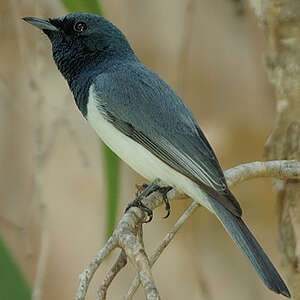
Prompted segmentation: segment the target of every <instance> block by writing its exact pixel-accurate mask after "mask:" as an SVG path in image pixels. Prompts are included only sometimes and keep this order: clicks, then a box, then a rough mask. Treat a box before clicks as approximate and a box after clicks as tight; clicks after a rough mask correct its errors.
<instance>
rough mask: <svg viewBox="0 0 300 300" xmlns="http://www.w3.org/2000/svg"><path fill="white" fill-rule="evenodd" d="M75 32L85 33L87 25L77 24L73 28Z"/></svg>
mask: <svg viewBox="0 0 300 300" xmlns="http://www.w3.org/2000/svg"><path fill="white" fill-rule="evenodd" d="M73 29H74V31H76V32H83V31H85V30H86V29H87V25H86V24H85V23H84V22H81V21H79V22H77V23H75V24H74V26H73Z"/></svg>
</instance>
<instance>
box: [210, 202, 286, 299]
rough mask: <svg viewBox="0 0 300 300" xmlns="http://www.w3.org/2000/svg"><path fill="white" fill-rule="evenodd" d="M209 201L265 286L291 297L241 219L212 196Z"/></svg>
mask: <svg viewBox="0 0 300 300" xmlns="http://www.w3.org/2000/svg"><path fill="white" fill-rule="evenodd" d="M209 202H210V203H211V206H212V208H213V210H214V211H215V214H216V216H217V217H218V219H219V220H220V221H221V222H222V224H223V225H224V227H225V229H226V230H227V232H228V233H229V234H230V236H231V238H232V239H233V240H234V241H235V242H236V243H237V245H238V246H239V247H240V248H241V249H242V251H243V253H244V254H245V255H246V257H248V259H249V260H250V262H251V263H252V265H253V267H254V268H255V270H256V272H257V273H258V275H259V276H260V277H261V279H262V280H263V281H264V283H265V284H266V286H267V287H268V288H269V289H271V290H272V291H274V292H275V293H278V294H282V295H284V296H286V297H291V295H290V292H289V290H288V288H287V287H286V285H285V283H284V282H283V280H282V278H281V277H280V275H279V274H278V272H277V271H276V269H275V267H274V266H273V264H272V263H271V261H270V260H269V258H268V256H267V255H266V253H265V252H264V250H263V249H262V247H261V246H260V245H259V243H258V242H257V240H256V239H255V237H254V236H253V234H252V233H251V232H250V230H249V229H248V227H247V225H246V224H245V223H244V222H243V220H242V219H241V218H240V217H237V216H234V215H233V214H232V213H231V212H230V211H229V210H227V209H226V208H224V206H223V205H222V204H220V203H219V202H218V201H216V200H214V199H213V198H210V197H209Z"/></svg>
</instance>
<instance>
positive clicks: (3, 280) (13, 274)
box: [0, 237, 31, 300]
mask: <svg viewBox="0 0 300 300" xmlns="http://www.w3.org/2000/svg"><path fill="white" fill-rule="evenodd" d="M0 299H1V300H20V299H22V300H30V299H31V292H30V288H29V285H28V283H27V282H26V280H25V278H24V275H23V274H22V272H21V270H20V269H19V267H18V265H17V263H16V261H15V260H14V258H13V257H12V255H11V254H10V252H9V250H8V249H7V247H6V246H5V244H4V242H3V240H2V238H1V237H0Z"/></svg>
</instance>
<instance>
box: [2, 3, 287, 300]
mask: <svg viewBox="0 0 300 300" xmlns="http://www.w3.org/2000/svg"><path fill="white" fill-rule="evenodd" d="M101 5H102V9H103V12H104V15H105V17H107V18H108V19H109V20H111V21H112V22H113V23H114V24H115V25H117V26H118V27H119V28H120V29H121V30H122V31H123V32H124V33H125V35H126V36H127V37H128V39H129V41H130V43H131V45H132V46H133V48H134V49H135V51H136V53H137V55H138V57H139V58H140V59H141V60H142V61H143V62H144V63H145V64H146V65H147V66H149V67H150V68H151V69H152V70H154V71H155V72H157V73H159V74H160V75H161V76H162V77H163V78H164V79H165V80H166V81H167V82H168V83H169V84H170V85H171V86H172V87H173V88H174V89H175V90H176V91H177V92H178V93H179V94H180V95H181V96H182V98H183V99H184V100H185V102H186V103H187V104H188V105H189V107H190V108H191V110H192V111H193V113H194V115H195V117H196V119H197V120H198V121H199V123H200V126H201V127H202V129H203V131H204V132H205V133H206V136H207V137H208V139H209V141H210V142H211V144H212V145H213V147H214V149H215V152H216V154H217V156H218V158H219V160H220V163H221V165H222V167H223V168H224V169H228V168H231V167H233V166H235V165H238V164H241V163H245V162H250V161H255V160H263V152H264V144H265V142H266V140H267V138H268V136H269V135H270V133H271V130H272V126H273V124H274V118H275V109H274V101H273V91H272V88H271V86H270V85H269V83H268V79H267V77H266V73H265V70H264V63H263V52H264V36H263V31H262V29H261V28H259V25H258V24H257V20H256V18H255V16H253V15H252V12H251V10H250V9H249V8H248V7H246V6H245V7H242V6H241V4H240V3H239V2H238V1H231V0H215V1H210V0H201V1H190V0H189V1H187V0H164V1H161V0H152V1H147V0H130V1H129V0H122V1H121V0H101ZM66 13H67V12H66V10H65V8H64V7H63V5H62V4H61V2H59V1H54V0H51V1H50V0H48V1H47V0H43V1H42V0H41V1H31V0H9V1H1V4H0V34H1V43H0V143H1V147H0V234H1V240H2V241H3V245H5V247H6V248H5V249H4V248H3V245H2V246H1V247H2V248H3V249H4V250H5V251H4V250H3V249H2V250H3V251H4V252H5V253H8V254H9V255H10V256H11V257H8V258H7V259H6V258H5V259H3V257H5V256H3V255H2V256H0V285H1V282H2V283H3V282H7V278H8V274H9V271H8V270H7V269H5V268H4V266H5V264H6V262H7V261H8V260H10V259H12V260H13V261H15V262H16V268H19V269H20V271H21V274H23V276H24V278H25V279H26V281H27V283H28V286H29V287H30V288H32V287H33V286H34V282H35V278H36V275H37V274H38V275H39V278H43V279H44V283H43V285H42V286H41V287H42V290H41V292H42V297H41V299H45V300H50V299H73V298H74V295H75V293H76V290H77V286H78V276H79V274H80V273H81V272H82V271H83V269H84V268H85V267H86V266H87V264H88V263H89V261H90V260H91V258H92V257H93V256H94V255H95V253H96V251H97V250H98V249H99V248H100V247H102V246H103V244H104V242H105V232H106V229H105V224H106V220H105V210H106V201H105V198H106V196H105V193H106V191H105V173H104V171H103V165H104V163H103V160H102V155H101V149H102V148H101V147H100V142H99V140H98V138H97V137H96V135H95V133H94V132H93V131H92V129H91V128H90V127H89V126H88V124H87V122H86V121H85V120H84V118H83V117H82V116H81V114H80V113H79V111H78V110H77V108H76V107H75V103H74V100H73V98H72V95H71V94H70V92H69V90H68V87H67V84H66V82H65V81H64V80H63V78H62V76H61V75H60V74H59V73H58V71H57V69H56V66H55V65H54V63H53V61H52V55H51V48H50V43H49V41H48V40H47V38H46V36H44V35H43V34H42V33H41V32H39V31H38V30H36V29H35V28H33V27H32V26H29V25H28V24H25V23H24V22H23V21H22V20H21V17H24V16H37V17H56V16H60V15H64V14H66ZM143 182H144V179H143V178H141V177H139V176H138V175H137V174H136V173H134V172H133V171H132V170H131V169H130V168H129V167H128V166H127V165H125V164H122V165H121V187H120V203H119V210H118V219H119V218H120V216H121V215H122V213H123V211H124V208H125V207H126V205H127V203H128V202H129V201H132V200H133V198H134V194H135V184H137V183H143ZM233 192H234V194H235V195H236V196H237V199H239V201H240V204H241V206H242V208H243V210H244V218H245V220H246V222H247V223H248V225H249V227H250V228H251V229H252V231H253V232H254V234H255V236H256V237H257V238H258V240H259V241H261V243H262V245H263V247H264V248H265V250H266V252H267V253H268V254H269V255H270V257H271V258H272V261H273V262H274V264H275V265H276V266H277V267H278V269H279V270H280V269H281V268H280V265H281V256H280V253H279V250H278V247H277V231H278V228H277V214H276V203H275V193H274V191H272V189H271V184H270V180H269V179H258V180H253V181H250V182H246V183H243V184H241V185H239V186H238V187H236V188H235V189H234V190H233ZM189 204H190V201H189V200H186V201H174V202H173V203H172V213H171V216H170V217H169V218H168V219H166V220H165V219H163V218H162V217H163V216H164V214H165V211H164V209H163V208H161V209H158V210H156V211H155V216H154V220H153V221H152V223H150V224H147V225H145V226H144V230H145V243H146V248H147V251H148V253H151V252H152V251H153V249H155V247H156V246H157V245H158V243H159V241H160V240H161V239H162V237H163V236H164V235H165V233H166V232H167V231H168V230H169V229H170V228H171V227H172V225H173V224H174V223H175V222H176V220H177V218H178V217H179V216H180V215H181V213H182V212H183V211H184V209H185V208H186V207H187V206H188V205H189ZM41 248H43V257H42V258H41V259H42V261H43V263H42V264H40V267H39V268H38V267H37V265H38V264H37V262H38V259H39V255H40V251H41ZM117 254H118V253H117V252H116V253H115V255H112V256H111V257H110V258H109V259H108V260H107V261H106V262H105V264H104V265H103V267H102V268H101V270H99V271H98V272H97V274H96V276H95V279H94V280H93V282H92V286H91V288H90V290H89V294H88V296H87V299H95V294H96V289H97V285H99V284H100V283H101V280H102V279H103V278H104V274H105V271H107V270H109V268H110V266H111V264H112V262H113V260H114V258H115V257H116V256H117ZM1 257H2V261H1ZM126 268H127V269H126V270H123V271H122V272H121V273H120V274H119V276H118V278H117V279H116V280H115V282H114V283H113V285H112V286H111V289H110V290H109V295H108V299H121V297H122V295H124V294H125V292H126V291H127V288H128V287H129V285H130V282H131V280H132V279H133V278H134V276H135V273H134V270H133V268H132V267H131V266H130V265H128V266H126ZM153 273H154V278H155V281H156V283H157V286H158V289H159V291H160V294H161V297H162V299H174V300H176V299H183V298H188V299H231V300H232V299H244V300H248V299H265V300H267V299H277V298H278V299H280V296H277V295H275V294H273V293H271V292H270V291H269V290H268V289H267V288H266V287H265V286H264V285H263V283H262V282H261V280H260V279H259V278H258V276H257V275H256V273H255V271H254V270H253V269H252V267H251V266H250V264H249V263H248V262H247V261H246V259H245V258H244V257H243V256H242V254H241V253H240V251H239V249H238V248H237V247H236V246H235V245H234V243H233V242H232V241H231V240H230V238H229V237H228V235H227V234H226V233H225V231H224V229H223V228H222V226H221V225H220V224H219V223H218V221H217V220H216V218H215V217H213V216H212V215H211V214H210V213H208V212H207V211H206V210H204V209H201V208H200V209H198V211H197V212H196V213H195V214H194V215H193V216H192V217H191V218H190V219H189V220H188V222H187V223H186V224H185V225H184V226H183V228H182V229H181V230H180V232H179V233H178V234H177V236H176V238H175V239H174V241H173V242H172V243H171V245H170V246H169V248H168V249H167V250H166V251H165V252H164V253H163V255H162V256H161V258H160V259H159V261H158V263H157V265H155V266H154V268H153ZM283 276H284V274H283ZM12 280H15V279H12ZM20 280H21V279H20ZM7 287H8V286H6V288H7ZM9 288H11V295H13V294H14V288H15V282H14V281H12V282H11V287H10V286H9ZM26 288H27V287H26ZM30 288H28V290H29V289H30ZM0 299H1V300H2V299H3V300H8V299H9V300H12V299H13V300H14V299H20V298H13V296H10V294H9V293H8V294H7V295H6V296H4V298H2V296H1V295H0ZM135 299H144V295H143V293H142V292H141V291H139V292H138V293H137V294H136V297H135Z"/></svg>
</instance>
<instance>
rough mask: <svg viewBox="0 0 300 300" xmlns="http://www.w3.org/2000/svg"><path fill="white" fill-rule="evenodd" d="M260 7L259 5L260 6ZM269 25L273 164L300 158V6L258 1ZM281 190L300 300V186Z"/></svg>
mask: <svg viewBox="0 0 300 300" xmlns="http://www.w3.org/2000/svg"><path fill="white" fill-rule="evenodd" d="M254 2H256V3H254ZM252 4H254V5H256V7H255V8H256V9H255V12H256V14H257V16H258V18H259V19H260V21H262V24H263V25H264V29H265V34H266V40H267V47H266V55H265V61H266V67H267V72H268V75H269V79H270V81H271V83H272V84H273V85H274V88H275V94H276V111H277V116H276V122H275V126H274V129H273V132H272V134H271V136H270V138H269V139H268V141H267V143H266V146H265V154H266V159H267V160H273V159H297V160H299V159H300V1H299V0H260V1H252ZM274 186H275V187H276V188H277V190H279V193H278V204H279V205H278V207H279V225H280V234H279V245H280V249H281V251H282V252H283V253H284V256H285V263H284V265H285V268H286V271H287V274H288V277H289V287H290V289H291V293H292V295H293V297H294V299H300V182H299V180H288V181H286V182H278V181H276V182H274Z"/></svg>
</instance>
